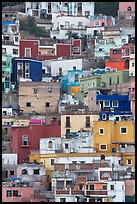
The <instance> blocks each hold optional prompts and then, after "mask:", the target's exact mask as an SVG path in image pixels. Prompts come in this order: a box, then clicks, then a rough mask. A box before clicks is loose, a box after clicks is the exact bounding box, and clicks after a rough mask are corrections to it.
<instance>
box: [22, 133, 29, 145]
mask: <svg viewBox="0 0 137 204" xmlns="http://www.w3.org/2000/svg"><path fill="white" fill-rule="evenodd" d="M23 138H26V140H25V141H24V140H23ZM24 142H27V144H24ZM21 143H22V145H23V146H28V145H29V137H28V135H22V140H21Z"/></svg>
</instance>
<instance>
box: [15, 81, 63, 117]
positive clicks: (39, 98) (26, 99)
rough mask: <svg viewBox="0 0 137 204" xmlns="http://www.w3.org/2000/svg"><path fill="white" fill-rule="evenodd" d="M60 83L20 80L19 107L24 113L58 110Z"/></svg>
mask: <svg viewBox="0 0 137 204" xmlns="http://www.w3.org/2000/svg"><path fill="white" fill-rule="evenodd" d="M59 99H60V83H57V82H20V83H19V107H20V110H23V113H32V112H36V113H44V114H46V113H53V112H57V111H58V103H59Z"/></svg>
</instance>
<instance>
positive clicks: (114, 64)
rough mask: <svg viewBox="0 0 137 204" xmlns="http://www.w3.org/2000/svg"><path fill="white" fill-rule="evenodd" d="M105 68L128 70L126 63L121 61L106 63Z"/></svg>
mask: <svg viewBox="0 0 137 204" xmlns="http://www.w3.org/2000/svg"><path fill="white" fill-rule="evenodd" d="M105 66H106V67H111V68H116V69H117V70H128V69H127V63H126V62H123V61H118V62H106V65H105Z"/></svg>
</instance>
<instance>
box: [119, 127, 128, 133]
mask: <svg viewBox="0 0 137 204" xmlns="http://www.w3.org/2000/svg"><path fill="white" fill-rule="evenodd" d="M122 128H126V133H122V132H121V129H122ZM127 133H128V128H127V127H126V126H123V127H120V134H127Z"/></svg>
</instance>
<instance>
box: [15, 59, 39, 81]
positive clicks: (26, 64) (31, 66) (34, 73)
mask: <svg viewBox="0 0 137 204" xmlns="http://www.w3.org/2000/svg"><path fill="white" fill-rule="evenodd" d="M12 64H13V70H12V71H13V72H12V73H13V74H12V82H16V83H17V82H19V79H20V78H25V79H31V80H32V81H33V82H41V81H42V61H38V60H34V59H27V58H23V59H22V58H13V60H12Z"/></svg>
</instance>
